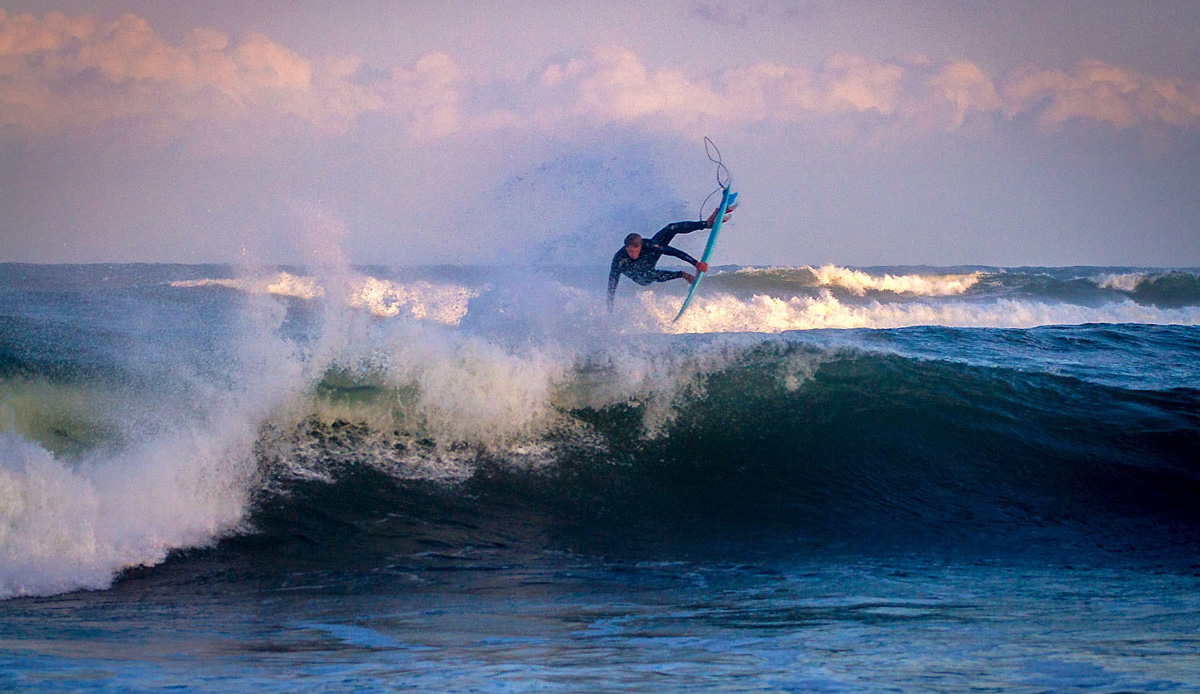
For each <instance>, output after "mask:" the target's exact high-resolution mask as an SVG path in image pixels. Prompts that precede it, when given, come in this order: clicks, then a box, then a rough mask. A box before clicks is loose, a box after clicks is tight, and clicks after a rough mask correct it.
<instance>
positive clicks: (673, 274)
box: [650, 270, 687, 282]
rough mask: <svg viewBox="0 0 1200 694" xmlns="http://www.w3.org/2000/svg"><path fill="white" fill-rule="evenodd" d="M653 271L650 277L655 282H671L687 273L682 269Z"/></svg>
mask: <svg viewBox="0 0 1200 694" xmlns="http://www.w3.org/2000/svg"><path fill="white" fill-rule="evenodd" d="M651 272H652V274H651V275H650V277H651V278H652V281H654V282H670V281H671V280H677V279H679V278H680V277H685V276H686V275H687V273H686V272H683V271H682V270H652V271H651Z"/></svg>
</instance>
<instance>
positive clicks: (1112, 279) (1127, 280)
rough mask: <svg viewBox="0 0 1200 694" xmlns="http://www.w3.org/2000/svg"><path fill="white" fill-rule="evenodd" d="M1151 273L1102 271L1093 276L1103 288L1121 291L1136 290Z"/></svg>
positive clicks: (1093, 280)
mask: <svg viewBox="0 0 1200 694" xmlns="http://www.w3.org/2000/svg"><path fill="white" fill-rule="evenodd" d="M1148 276H1149V275H1148V274H1147V273H1145V272H1126V273H1107V272H1106V273H1102V274H1099V275H1096V276H1095V277H1093V278H1092V282H1095V283H1096V286H1097V287H1100V288H1101V289H1116V290H1117V291H1121V292H1130V293H1132V292H1135V291H1137V288H1138V285H1140V284H1141V283H1142V282H1143V281H1145V280H1146V278H1147V277H1148Z"/></svg>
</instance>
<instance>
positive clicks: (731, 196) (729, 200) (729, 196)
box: [671, 184, 737, 323]
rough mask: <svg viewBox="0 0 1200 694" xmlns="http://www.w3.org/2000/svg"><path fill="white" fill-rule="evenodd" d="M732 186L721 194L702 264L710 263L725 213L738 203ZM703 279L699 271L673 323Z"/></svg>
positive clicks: (690, 301)
mask: <svg viewBox="0 0 1200 694" xmlns="http://www.w3.org/2000/svg"><path fill="white" fill-rule="evenodd" d="M731 185H732V184H731ZM731 185H728V186H725V189H724V191H723V192H722V193H721V208H720V209H719V210H718V211H717V216H716V217H715V218H714V221H713V228H712V231H711V232H709V234H708V243H707V244H705V245H704V255H702V256H701V257H700V262H702V263H707V262H708V259H709V257H710V256H711V255H712V252H713V246H715V245H716V244H717V234H719V233H721V224H722V223H724V221H725V211H726V210H728V209H729V208H730V207H732V206H733V204H734V203H735V202H737V193H732V192H730V191H729V188H730V187H731ZM702 279H704V273H703V272H700V271H699V270H697V271H696V281H695V282H692V287H691V289H689V290H688V293H687V298H686V299H684V300H683V306H680V307H679V313H677V314H675V318H674V319H673V320H672V321H671V322H672V323H674V322H675V321H677V320H679V317H680V316H682V315H683V312H684V311H686V310H687V307H688V304H690V303H692V297H693V296H695V295H696V290H697V289H699V288H700V280H702Z"/></svg>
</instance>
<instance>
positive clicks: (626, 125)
mask: <svg viewBox="0 0 1200 694" xmlns="http://www.w3.org/2000/svg"><path fill="white" fill-rule="evenodd" d="M705 137H709V138H711V139H712V141H713V142H714V143H716V145H717V146H718V147H719V150H720V154H721V158H722V159H723V162H724V164H725V165H726V166H727V167H728V169H729V171H730V172H731V174H732V177H733V186H734V189H735V190H738V191H739V194H740V198H739V200H740V201H741V202H742V205H741V207H740V208H739V210H738V211H737V213H736V214H735V215H734V219H733V222H732V223H731V224H730V225H729V227H728V231H727V232H726V233H724V234H722V241H721V244H720V246H719V247H718V249H717V253H716V254H715V256H714V261H715V262H716V263H717V264H726V263H729V264H740V265H760V266H780V265H792V266H794V265H812V266H816V265H819V264H826V263H835V264H839V265H846V266H870V265H916V264H925V265H964V264H979V265H1125V266H1158V267H1195V266H1200V2H1197V1H1196V0H1186V1H1180V0H1134V1H1129V2H1124V1H1121V0H1109V1H1106V2H1092V1H1091V0H1058V1H1056V0H1006V1H1005V2H995V0H955V1H945V0H904V1H900V0H875V1H866V0H837V1H836V2H834V1H832V0H828V1H827V0H748V1H747V2H740V3H734V2H723V1H711V2H695V1H692V0H664V1H660V2H653V3H651V2H629V1H625V2H622V1H603V0H595V1H591V2H587V3H556V2H547V1H544V0H543V1H541V2H533V1H529V0H507V1H506V2H487V1H485V0H474V1H463V0H446V1H443V2H433V1H423V2H415V1H414V2H405V1H403V0H358V1H348V2H345V3H331V2H325V1H319V0H257V1H256V2H252V3H251V2H244V1H243V0H209V1H204V0H197V1H195V2H188V3H175V2H164V1H162V0H24V1H22V0H0V262H37V263H76V262H182V263H204V262H234V263H252V264H257V263H265V264H273V263H294V264H312V263H326V262H350V263H355V264H370V265H420V264H431V263H468V264H509V263H516V264H538V263H543V262H553V263H577V264H597V265H604V264H607V262H608V260H609V259H610V258H611V256H612V253H613V252H614V251H615V250H616V249H617V248H618V247H619V245H620V240H621V239H622V238H623V237H624V236H625V234H627V233H629V232H630V231H637V232H640V233H643V234H650V233H653V232H654V231H656V230H657V229H658V228H660V227H661V226H663V225H665V224H667V223H669V222H672V221H677V220H680V219H697V218H699V217H700V216H701V215H702V214H704V213H705V212H706V210H705V209H703V208H702V205H703V203H704V201H705V198H706V196H708V195H709V194H710V193H711V192H712V191H713V190H714V188H715V187H716V185H717V177H716V168H715V166H714V165H713V164H712V163H711V162H710V161H709V158H708V156H707V155H706V150H705V147H704V138H705ZM715 199H716V198H715V196H714V197H713V198H711V199H710V200H709V203H708V204H709V205H712V204H713V202H714V201H715ZM677 245H680V246H682V247H684V248H685V250H689V251H693V252H695V251H696V250H697V249H698V248H699V247H702V245H703V239H681V241H680V243H678V244H677Z"/></svg>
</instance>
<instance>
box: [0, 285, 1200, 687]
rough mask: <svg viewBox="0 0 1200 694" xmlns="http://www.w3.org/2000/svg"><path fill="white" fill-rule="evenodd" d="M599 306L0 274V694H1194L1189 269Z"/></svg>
mask: <svg viewBox="0 0 1200 694" xmlns="http://www.w3.org/2000/svg"><path fill="white" fill-rule="evenodd" d="M606 277H607V272H606V268H604V267H562V266H538V267H508V268H498V267H464V266H437V267H413V268H388V267H351V266H349V265H347V264H345V263H332V264H330V265H328V266H314V267H241V266H223V265H143V264H139V265H84V266H48V265H21V264H0V623H3V624H4V625H6V626H5V627H4V632H3V634H2V635H0V672H2V673H3V674H0V689H17V690H24V689H30V690H33V689H38V688H41V687H49V688H51V689H56V690H79V691H109V690H113V689H120V690H124V691H156V690H159V689H161V688H163V687H167V686H170V687H175V688H181V689H184V690H195V691H243V690H245V689H247V688H254V689H257V690H263V691H295V690H296V688H297V687H298V686H299V687H300V688H311V689H322V690H330V691H336V690H345V691H352V690H353V691H363V690H368V691H370V690H379V691H383V690H391V689H395V688H418V689H426V690H438V691H467V690H471V691H513V690H520V691H525V690H539V691H547V690H549V691H578V690H581V689H584V690H588V689H590V690H604V691H641V690H644V689H645V688H646V687H647V686H648V685H647V683H650V682H657V683H658V684H657V685H656V686H659V687H660V688H667V689H671V690H695V691H855V692H858V691H900V692H928V691H945V692H957V691H964V690H966V689H969V688H972V687H973V688H975V689H976V690H979V691H1017V692H1045V691H1056V692H1059V691H1061V692H1069V691H1089V692H1097V691H1099V692H1114V693H1115V692H1118V691H1180V692H1183V691H1194V690H1195V689H1196V687H1197V686H1198V685H1200V666H1197V662H1196V659H1195V656H1194V654H1195V652H1196V648H1197V646H1200V643H1198V642H1197V637H1196V636H1195V634H1196V633H1197V632H1198V631H1200V620H1198V619H1197V617H1196V615H1197V614H1200V598H1197V596H1200V591H1197V588H1200V572H1198V571H1197V563H1196V556H1197V554H1196V550H1197V549H1198V548H1200V512H1198V511H1197V510H1196V509H1197V506H1196V504H1195V500H1196V498H1197V496H1196V495H1197V494H1198V493H1200V464H1198V461H1200V359H1197V356H1198V355H1200V271H1198V270H1197V269H1194V268H1111V267H1071V268H1040V267H1021V268H1004V267H985V266H966V267H951V268H943V267H926V266H920V267H916V266H901V267H868V268H846V267H839V266H833V265H825V266H816V267H807V266H805V267H736V266H725V267H714V269H713V272H711V273H710V275H709V276H708V279H706V281H705V286H704V287H703V289H702V291H701V292H700V293H699V295H698V296H697V298H696V300H695V301H694V302H693V304H692V306H691V308H690V309H689V311H688V313H687V314H685V316H684V317H683V318H682V319H681V320H680V321H678V322H672V319H673V318H674V317H675V314H676V313H677V312H678V309H679V306H680V304H681V303H682V300H683V296H684V294H685V291H686V285H684V284H683V283H682V282H676V283H667V284H662V285H656V286H653V287H650V288H644V287H639V286H636V285H633V284H632V283H628V282H623V283H622V284H621V285H620V286H619V289H618V295H617V301H616V306H615V309H614V310H613V312H612V313H611V314H610V313H609V312H608V311H606V310H605V297H604V281H605V279H606ZM675 285H678V286H675ZM1020 615H1024V616H1025V618H1020V617H1019V616H1020ZM885 672H890V673H892V674H891V675H889V676H885ZM297 683H300V684H297Z"/></svg>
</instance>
